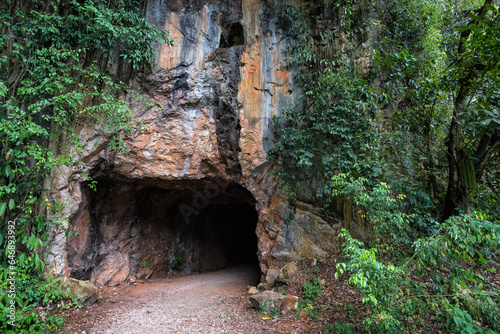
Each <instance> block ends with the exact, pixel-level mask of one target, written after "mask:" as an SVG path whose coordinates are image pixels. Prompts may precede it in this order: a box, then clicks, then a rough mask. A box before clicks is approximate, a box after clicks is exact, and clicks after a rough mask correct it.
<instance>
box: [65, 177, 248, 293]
mask: <svg viewBox="0 0 500 334" xmlns="http://www.w3.org/2000/svg"><path fill="white" fill-rule="evenodd" d="M85 198H86V201H84V204H83V205H82V206H81V207H80V210H79V212H78V213H77V214H76V215H75V217H74V218H73V219H72V221H71V227H70V232H72V234H73V235H74V236H73V237H72V238H71V239H70V241H69V242H68V243H67V249H66V251H67V257H68V263H69V267H70V270H71V276H72V277H75V278H77V279H90V280H92V281H94V282H96V283H99V284H103V285H104V284H114V283H121V282H125V281H127V280H131V279H134V280H135V279H147V278H158V277H166V276H168V275H170V274H173V273H174V274H175V273H182V274H190V273H196V272H207V271H214V270H218V269H222V268H226V267H230V266H235V265H239V264H251V265H252V266H255V268H258V258H257V236H256V232H255V230H256V226H257V220H258V214H257V211H256V209H255V199H254V198H253V196H252V195H251V194H250V192H249V191H248V190H246V189H245V188H243V187H242V186H240V185H238V184H236V183H228V182H226V181H222V180H214V179H205V180H197V181H184V182H157V181H154V180H149V181H142V182H137V181H134V182H131V181H123V180H116V179H113V178H99V179H97V191H91V190H89V189H86V190H85Z"/></svg>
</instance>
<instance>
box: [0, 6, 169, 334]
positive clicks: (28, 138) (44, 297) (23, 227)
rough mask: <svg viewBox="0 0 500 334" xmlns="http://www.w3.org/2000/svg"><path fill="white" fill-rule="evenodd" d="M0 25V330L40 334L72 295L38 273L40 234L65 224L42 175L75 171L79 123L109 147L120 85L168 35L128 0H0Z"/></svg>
mask: <svg viewBox="0 0 500 334" xmlns="http://www.w3.org/2000/svg"><path fill="white" fill-rule="evenodd" d="M0 28H1V31H2V35H1V36H0V218H1V220H2V223H1V224H0V245H1V247H0V287H1V288H0V332H2V333H46V332H48V331H56V330H57V329H59V328H60V326H61V324H62V322H63V320H64V319H63V318H61V317H59V316H58V315H57V313H58V312H60V311H61V310H64V309H67V308H69V307H73V306H77V305H78V299H77V298H73V297H71V296H70V295H69V294H68V292H67V291H62V290H61V288H60V285H59V284H58V282H57V280H55V281H54V280H52V279H51V278H46V279H42V278H41V274H42V273H43V271H44V269H45V264H44V261H43V260H44V259H45V258H46V256H47V255H48V254H50V248H49V245H48V240H49V233H52V232H54V231H55V230H57V229H64V228H65V226H67V222H64V221H61V220H60V219H59V218H58V217H59V211H60V210H61V207H62V204H61V203H59V202H58V201H57V199H56V198H53V197H51V196H50V189H48V186H49V184H47V182H44V181H45V180H47V178H48V177H49V176H50V175H51V174H53V173H55V172H58V168H60V167H61V166H73V168H76V169H78V168H80V163H79V159H78V157H79V156H78V152H79V137H78V131H77V129H78V126H79V124H80V121H82V120H88V119H91V120H93V121H94V122H95V123H96V125H97V126H98V127H99V128H100V129H101V131H103V132H104V133H106V134H107V135H108V137H109V144H110V145H111V146H112V147H114V148H119V146H120V138H121V134H122V133H123V131H127V129H130V127H131V124H132V120H131V114H130V110H129V109H128V107H127V104H126V103H125V102H124V96H125V94H127V93H128V92H130V90H129V89H128V87H127V86H126V85H125V84H124V83H123V82H122V81H124V80H126V79H128V77H127V73H128V74H130V73H131V72H132V71H134V70H142V69H144V68H147V67H148V66H150V64H151V63H152V62H154V60H155V59H154V58H155V53H154V49H153V45H154V43H167V44H171V43H172V39H171V38H170V36H169V34H168V32H166V31H162V30H159V29H158V28H156V27H155V26H153V25H151V24H149V23H148V22H147V21H146V19H144V18H143V17H141V15H140V7H139V3H138V2H136V1H134V0H112V1H101V0H85V1H77V0H70V1H52V0H8V1H2V3H1V4H0ZM59 138H65V139H66V141H67V142H59ZM58 143H59V144H58ZM61 143H62V144H61ZM64 143H66V144H69V143H72V144H73V147H74V149H73V150H72V151H69V150H65V149H64V148H61V147H60V145H64ZM66 151H67V153H64V152H66ZM9 222H14V225H13V227H14V228H11V229H9ZM12 264H13V267H11V265H12ZM11 278H15V282H16V290H15V293H12V290H10V287H11V285H10V279H11ZM12 309H15V312H11V310H12ZM12 325H14V326H12Z"/></svg>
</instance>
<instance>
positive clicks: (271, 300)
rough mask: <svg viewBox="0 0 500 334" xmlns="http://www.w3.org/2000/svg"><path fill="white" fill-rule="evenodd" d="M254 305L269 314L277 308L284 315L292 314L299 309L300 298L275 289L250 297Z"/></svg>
mask: <svg viewBox="0 0 500 334" xmlns="http://www.w3.org/2000/svg"><path fill="white" fill-rule="evenodd" d="M249 300H250V302H251V303H252V305H253V307H255V308H257V309H260V310H262V311H264V312H267V313H268V314H270V313H272V310H277V311H279V312H280V313H281V314H283V315H288V314H292V313H294V312H295V311H296V310H297V305H298V302H299V298H298V297H296V296H292V295H291V294H288V295H282V294H279V293H276V292H273V291H264V292H261V293H258V294H255V295H253V296H251V297H250V298H249Z"/></svg>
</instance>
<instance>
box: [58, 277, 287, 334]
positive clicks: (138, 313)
mask: <svg viewBox="0 0 500 334" xmlns="http://www.w3.org/2000/svg"><path fill="white" fill-rule="evenodd" d="M257 282H258V273H256V272H255V269H254V268H251V267H236V268H231V269H225V270H221V271H218V272H212V273H205V274H199V275H193V276H185V277H178V278H169V279H161V280H156V281H153V282H147V283H145V284H142V285H133V286H123V287H117V288H115V289H114V290H111V291H109V293H110V294H115V295H114V296H112V297H109V298H107V299H106V300H105V301H104V302H102V303H100V304H96V305H94V306H92V307H90V308H88V309H82V310H80V311H79V313H75V314H73V315H72V316H70V320H69V323H68V325H67V330H66V333H79V334H80V333H83V332H85V333H86V334H97V333H100V334H150V333H151V334H153V333H218V334H219V333H283V332H282V331H280V330H274V329H272V327H275V326H273V324H272V323H271V322H269V321H267V322H266V321H263V320H262V319H261V316H259V314H258V313H257V312H255V310H253V309H251V308H250V304H249V302H248V298H247V297H248V296H247V294H246V288H247V285H254V284H256V283H257ZM274 325H276V324H274ZM286 332H287V333H291V332H290V331H286ZM292 332H293V331H292Z"/></svg>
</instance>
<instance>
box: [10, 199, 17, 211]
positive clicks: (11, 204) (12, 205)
mask: <svg viewBox="0 0 500 334" xmlns="http://www.w3.org/2000/svg"><path fill="white" fill-rule="evenodd" d="M15 206H16V202H14V200H13V199H12V198H11V199H10V200H9V209H10V210H12V209H14V208H15Z"/></svg>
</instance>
